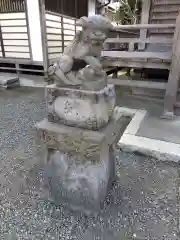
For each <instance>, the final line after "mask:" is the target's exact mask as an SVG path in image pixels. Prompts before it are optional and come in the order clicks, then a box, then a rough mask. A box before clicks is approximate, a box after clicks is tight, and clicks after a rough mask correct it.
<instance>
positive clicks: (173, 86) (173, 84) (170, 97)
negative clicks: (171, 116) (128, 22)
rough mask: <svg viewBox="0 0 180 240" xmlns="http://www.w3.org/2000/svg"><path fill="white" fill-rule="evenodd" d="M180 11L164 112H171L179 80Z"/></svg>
mask: <svg viewBox="0 0 180 240" xmlns="http://www.w3.org/2000/svg"><path fill="white" fill-rule="evenodd" d="M179 42H180V13H179V15H178V17H177V20H176V29H175V33H174V39H173V47H172V62H171V68H170V73H169V79H168V83H167V88H166V94H165V101H164V108H165V112H173V109H174V104H175V102H176V97H177V91H178V87H179V80H180V67H179V66H180V44H179Z"/></svg>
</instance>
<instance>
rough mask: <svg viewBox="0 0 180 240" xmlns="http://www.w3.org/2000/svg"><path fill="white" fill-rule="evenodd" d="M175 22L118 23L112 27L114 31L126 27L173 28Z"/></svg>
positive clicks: (125, 28)
mask: <svg viewBox="0 0 180 240" xmlns="http://www.w3.org/2000/svg"><path fill="white" fill-rule="evenodd" d="M175 26H176V25H175V24H172V23H171V24H170V23H166V24H134V25H118V27H113V29H114V31H118V30H119V31H121V30H128V29H157V28H174V27H175Z"/></svg>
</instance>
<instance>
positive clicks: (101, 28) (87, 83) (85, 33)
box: [49, 15, 112, 90]
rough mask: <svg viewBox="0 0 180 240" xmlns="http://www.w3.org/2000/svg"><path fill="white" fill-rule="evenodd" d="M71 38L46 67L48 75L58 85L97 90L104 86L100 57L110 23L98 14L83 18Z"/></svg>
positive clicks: (104, 75)
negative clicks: (54, 59) (77, 30)
mask: <svg viewBox="0 0 180 240" xmlns="http://www.w3.org/2000/svg"><path fill="white" fill-rule="evenodd" d="M77 25H79V26H81V27H82V30H81V31H79V32H77V33H76V35H75V37H74V39H73V41H72V42H71V43H70V44H69V45H68V46H67V47H66V48H65V50H64V53H63V54H62V56H61V57H60V60H59V61H58V62H56V63H55V64H54V65H52V66H50V68H49V77H50V78H51V79H52V80H53V81H54V82H55V83H56V85H57V86H59V87H65V86H68V87H73V88H78V89H84V90H99V89H102V88H103V87H105V86H106V84H107V75H106V73H105V72H104V71H103V69H102V66H101V63H100V61H99V57H100V55H101V50H102V47H103V43H104V41H105V40H106V37H107V33H108V31H109V30H110V29H111V28H112V24H111V23H110V22H109V21H108V20H107V19H106V18H105V17H103V16H101V15H94V16H90V17H82V18H80V20H79V21H78V23H77Z"/></svg>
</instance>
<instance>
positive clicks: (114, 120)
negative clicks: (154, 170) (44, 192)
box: [36, 85, 131, 214]
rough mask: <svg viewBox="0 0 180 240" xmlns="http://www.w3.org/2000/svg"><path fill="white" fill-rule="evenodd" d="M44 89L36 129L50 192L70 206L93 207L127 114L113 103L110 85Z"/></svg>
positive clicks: (110, 171) (103, 191)
mask: <svg viewBox="0 0 180 240" xmlns="http://www.w3.org/2000/svg"><path fill="white" fill-rule="evenodd" d="M46 93H47V118H46V119H45V120H43V121H42V122H40V123H38V124H36V130H37V133H38V138H39V139H40V140H41V143H42V145H43V149H47V154H46V170H45V176H46V180H47V181H48V184H49V190H50V194H51V197H52V198H53V199H54V201H55V203H56V204H61V203H63V202H66V203H68V204H69V206H70V207H71V208H72V209H73V210H80V211H83V212H84V213H86V214H90V213H92V212H93V211H95V212H97V211H99V210H100V208H101V207H102V206H103V202H104V200H105V198H106V195H107V193H108V189H109V188H110V187H111V184H112V181H114V179H115V159H114V146H115V145H116V143H117V141H118V140H119V139H120V137H121V136H122V134H123V132H124V130H125V128H126V127H127V125H128V123H129V122H130V120H131V118H130V117H129V116H125V115H124V113H121V112H120V111H119V108H114V105H115V91H114V87H113V86H107V87H106V88H104V89H103V90H101V91H97V92H93V91H92V92H91V91H82V90H75V89H63V88H57V87H56V86H55V85H52V86H48V87H47V91H46ZM67 103H68V104H67ZM67 105H68V106H70V107H69V109H68V111H67V108H66V107H67ZM44 147H45V148H44Z"/></svg>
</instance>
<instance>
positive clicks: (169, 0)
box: [153, 0, 179, 6]
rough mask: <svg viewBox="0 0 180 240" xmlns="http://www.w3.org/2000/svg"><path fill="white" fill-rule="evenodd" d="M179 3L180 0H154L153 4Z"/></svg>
mask: <svg viewBox="0 0 180 240" xmlns="http://www.w3.org/2000/svg"><path fill="white" fill-rule="evenodd" d="M176 4H179V0H154V2H153V6H157V5H176Z"/></svg>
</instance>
